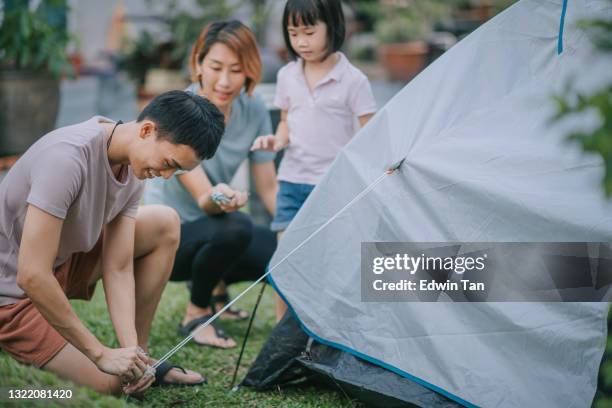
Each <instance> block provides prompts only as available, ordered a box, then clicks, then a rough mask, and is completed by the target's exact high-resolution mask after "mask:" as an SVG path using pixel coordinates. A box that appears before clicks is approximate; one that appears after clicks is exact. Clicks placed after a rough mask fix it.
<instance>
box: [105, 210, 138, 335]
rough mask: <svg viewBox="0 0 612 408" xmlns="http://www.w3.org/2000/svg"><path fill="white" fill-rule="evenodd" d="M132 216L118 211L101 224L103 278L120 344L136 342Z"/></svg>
mask: <svg viewBox="0 0 612 408" xmlns="http://www.w3.org/2000/svg"><path fill="white" fill-rule="evenodd" d="M135 228H136V221H135V220H134V219H133V218H130V217H126V216H122V215H119V216H117V217H116V218H115V219H114V220H113V221H111V222H110V223H108V224H107V225H106V226H105V227H104V243H103V246H102V248H103V249H102V281H103V282H104V293H105V295H106V303H107V304H108V311H109V313H110V317H111V320H112V322H113V326H114V327H115V333H116V334H117V339H118V340H119V344H120V345H121V347H136V346H138V335H137V333H136V300H135V299H136V292H135V291H136V289H135V283H134V230H135Z"/></svg>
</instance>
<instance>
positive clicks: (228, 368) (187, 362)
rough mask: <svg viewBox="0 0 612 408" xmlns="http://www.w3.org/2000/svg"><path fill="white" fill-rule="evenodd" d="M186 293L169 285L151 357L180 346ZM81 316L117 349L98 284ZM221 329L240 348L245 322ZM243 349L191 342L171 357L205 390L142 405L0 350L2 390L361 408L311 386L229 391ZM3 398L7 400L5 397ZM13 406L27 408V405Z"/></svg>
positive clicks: (84, 401)
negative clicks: (195, 374)
mask: <svg viewBox="0 0 612 408" xmlns="http://www.w3.org/2000/svg"><path fill="white" fill-rule="evenodd" d="M246 287H247V286H246V285H233V287H232V288H231V293H232V294H234V295H235V294H236V293H238V291H239V290H243V289H245V288H246ZM258 292H259V287H256V288H254V289H253V290H251V292H250V293H248V294H247V295H246V296H245V297H244V298H243V299H240V301H239V302H238V303H237V306H238V307H241V308H243V309H247V310H250V309H251V308H252V306H253V305H254V303H255V300H256V298H257V294H258ZM187 299H188V292H187V289H186V287H185V285H184V284H180V283H169V284H168V286H167V288H166V290H165V292H164V295H163V297H162V300H161V302H160V305H159V308H158V311H157V314H156V317H155V320H154V322H153V329H152V333H151V338H150V342H149V343H150V353H151V355H152V356H153V357H155V356H157V357H159V356H161V355H163V354H165V353H166V352H167V351H168V350H169V349H170V348H172V347H173V346H174V345H176V343H178V342H179V341H180V340H181V339H182V337H181V336H179V335H178V333H177V331H176V326H177V323H178V322H179V320H180V318H181V317H182V313H183V311H184V308H185V304H186V302H187ZM273 303H274V302H273V298H272V289H271V288H267V289H266V292H265V295H264V298H263V300H262V303H261V305H260V307H259V310H258V312H257V317H256V319H255V322H254V323H253V328H252V330H251V335H250V336H249V342H248V345H247V348H246V350H245V353H244V356H243V362H242V364H241V366H242V367H241V369H240V371H239V374H238V381H240V380H241V379H242V378H243V377H244V375H245V374H246V371H247V369H248V367H249V365H250V364H251V363H252V362H253V361H254V360H255V358H256V357H257V354H258V353H259V350H260V349H261V347H262V346H263V344H264V342H265V341H266V339H267V337H268V334H269V333H270V331H271V330H272V327H273V326H274V304H273ZM72 304H73V306H74V308H75V310H76V312H77V313H78V315H79V317H80V318H81V319H82V320H83V321H84V322H85V324H86V325H87V327H88V328H89V329H90V330H91V331H92V332H93V333H94V334H95V335H96V336H97V337H98V338H99V339H100V341H102V342H103V343H104V344H106V345H109V346H116V345H117V342H116V339H115V334H114V331H113V328H112V325H111V323H110V318H109V316H108V312H107V310H106V306H105V302H104V293H103V290H102V287H101V285H98V288H97V290H96V293H95V295H94V298H93V299H92V301H91V302H83V301H73V302H72ZM223 327H224V329H225V330H226V332H227V333H228V335H230V336H232V337H233V338H234V339H236V341H237V342H238V343H239V344H241V342H242V339H243V338H244V331H245V330H246V327H247V321H242V322H227V321H224V322H223ZM239 349H240V348H239V347H237V348H235V349H232V350H219V349H212V348H210V347H200V346H198V345H195V344H192V343H189V344H187V345H186V346H185V347H183V348H182V349H181V350H180V351H179V352H178V353H177V354H176V355H175V356H174V357H173V358H172V359H171V362H172V363H174V364H180V365H182V366H184V367H186V368H190V369H194V370H198V371H200V372H202V373H203V374H204V375H205V376H206V377H208V384H207V385H204V386H201V387H184V388H179V387H164V388H154V389H150V390H149V391H147V392H146V395H145V401H144V403H139V402H137V401H133V400H130V401H129V402H126V401H125V399H124V398H115V397H111V396H103V395H100V394H98V393H96V392H94V391H91V390H87V389H85V388H82V387H81V388H79V387H77V386H75V385H74V384H72V383H70V382H67V381H63V380H60V379H58V378H57V377H55V376H54V375H51V374H49V373H46V372H43V371H41V370H38V369H35V368H32V367H27V366H24V365H21V364H19V363H17V362H16V361H14V360H13V359H11V358H10V357H9V356H8V355H7V354H6V353H3V352H0V390H1V389H4V392H6V389H7V388H13V389H16V388H26V387H27V388H38V389H49V388H53V389H66V388H70V389H72V390H73V397H72V399H71V400H64V405H63V406H66V405H70V406H75V407H84V406H87V407H90V406H91V407H113V408H114V407H139V406H147V407H165V406H174V405H180V406H181V407H203V406H204V407H206V406H211V407H212V406H215V407H225V406H241V407H277V406H283V407H352V406H358V405H360V404H358V403H356V402H354V401H351V400H348V399H347V397H346V396H344V395H343V394H342V393H339V392H335V391H333V390H329V389H321V388H316V387H315V386H311V385H304V386H299V387H289V388H281V389H276V390H273V391H268V392H257V391H253V390H251V389H246V388H243V389H240V390H239V391H238V392H231V391H230V390H229V386H230V382H231V378H232V374H233V372H234V367H235V363H236V360H237V358H238V354H239V351H240V350H239ZM2 397H5V395H3V396H2ZM58 401H60V400H39V401H30V402H29V405H25V406H41V407H42V406H45V407H53V406H62V405H60V404H59V402H58ZM5 404H6V400H1V399H0V406H5ZM9 406H20V407H21V406H24V404H23V401H21V402H20V403H19V404H18V405H17V404H14V405H13V404H10V405H9Z"/></svg>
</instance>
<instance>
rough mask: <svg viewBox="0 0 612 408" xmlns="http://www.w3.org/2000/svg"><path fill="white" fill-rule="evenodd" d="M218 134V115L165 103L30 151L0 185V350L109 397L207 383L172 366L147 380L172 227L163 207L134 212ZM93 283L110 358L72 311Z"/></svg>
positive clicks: (99, 120) (202, 105) (168, 99)
mask: <svg viewBox="0 0 612 408" xmlns="http://www.w3.org/2000/svg"><path fill="white" fill-rule="evenodd" d="M223 129H224V124H223V115H222V114H221V113H220V112H219V110H218V109H217V108H216V107H215V106H214V105H213V104H211V103H210V102H208V101H206V100H205V99H204V98H201V97H199V96H196V95H193V94H190V93H187V92H182V91H172V92H168V93H165V94H162V95H160V96H158V97H157V98H155V99H154V100H153V101H152V102H151V103H150V104H149V105H148V106H147V107H146V108H145V109H144V110H143V111H142V113H141V114H140V115H139V117H138V119H137V121H134V122H130V123H126V124H121V122H112V121H111V120H109V119H106V118H103V117H100V116H96V117H93V118H91V119H90V120H88V121H85V122H83V123H79V124H76V125H73V126H67V127H64V128H60V129H57V130H55V131H53V132H51V133H49V134H47V135H45V136H43V137H42V138H41V139H40V140H39V141H37V142H36V143H35V144H34V145H32V147H30V148H29V149H28V150H27V151H26V153H25V154H24V155H23V156H22V157H21V158H20V159H19V160H18V161H17V163H16V164H15V165H14V166H13V168H12V169H11V171H10V172H9V173H8V174H7V175H6V177H5V178H4V180H3V181H2V183H1V184H0V348H2V349H3V350H4V351H6V352H7V353H9V354H10V355H11V356H12V357H14V358H15V359H17V360H18V361H20V362H22V363H25V364H32V365H35V366H37V367H40V368H42V369H44V370H47V371H50V372H53V373H55V374H57V375H59V376H61V377H64V378H66V379H69V380H72V381H74V382H75V383H77V384H80V385H85V386H88V387H91V388H93V389H95V390H97V391H100V392H105V393H119V392H121V391H122V390H123V391H124V392H125V393H127V394H134V393H140V392H142V391H144V390H145V389H147V388H148V387H149V386H150V385H151V384H152V383H154V382H155V383H157V384H159V385H163V384H181V385H195V384H201V383H203V382H204V381H205V380H204V378H203V377H202V376H201V375H200V374H198V373H195V372H193V371H187V370H183V369H180V368H178V367H173V366H171V365H170V364H168V363H164V364H162V365H160V366H159V367H158V368H157V372H155V370H153V369H152V368H151V366H152V365H153V364H154V363H155V360H153V359H151V358H149V357H148V355H147V353H146V351H147V341H148V338H149V332H150V329H151V322H152V320H153V315H154V313H155V309H156V307H157V304H158V303H159V300H160V297H161V293H162V291H163V289H164V286H165V285H166V282H167V280H168V278H169V276H170V271H171V269H172V264H173V261H174V254H175V251H176V248H177V245H178V236H179V220H178V217H177V216H176V213H175V212H174V211H173V210H172V209H170V208H168V207H163V206H146V207H141V208H138V202H139V200H140V196H141V194H142V191H143V183H142V182H141V181H140V180H143V179H146V178H152V177H157V176H162V177H164V178H168V177H170V176H171V175H172V174H173V173H174V172H175V171H177V170H183V169H184V170H190V169H192V168H194V167H196V166H197V165H198V164H199V162H200V160H201V159H203V158H208V157H211V156H212V155H213V154H214V153H215V150H216V149H217V146H218V144H219V141H220V138H221V135H222V133H223ZM100 278H102V281H103V283H104V291H105V294H106V302H107V304H108V310H109V313H110V317H111V320H112V322H113V326H114V328H115V333H116V334H117V338H118V340H119V344H120V347H119V348H115V349H112V348H109V347H106V346H104V345H103V344H102V343H100V341H99V340H98V339H97V338H96V337H95V336H94V335H93V334H92V333H91V332H90V331H89V330H88V329H87V328H86V327H85V326H84V325H83V323H82V322H81V321H80V320H79V318H78V317H77V315H76V313H75V312H74V310H73V308H72V306H71V305H70V303H69V301H68V299H86V300H89V299H91V296H92V295H93V290H94V288H95V284H96V281H97V280H98V279H100ZM153 374H155V375H153Z"/></svg>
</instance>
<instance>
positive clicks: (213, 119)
mask: <svg viewBox="0 0 612 408" xmlns="http://www.w3.org/2000/svg"><path fill="white" fill-rule="evenodd" d="M145 119H148V120H151V121H153V122H154V123H155V125H156V126H157V130H158V136H159V137H160V138H162V139H165V140H168V141H170V142H171V143H173V144H183V145H187V146H190V147H191V148H193V150H195V152H196V154H197V155H198V157H199V158H200V159H201V160H204V159H210V158H211V157H213V156H214V154H215V152H216V151H217V147H218V146H219V143H220V142H221V136H223V132H224V131H225V122H224V116H223V114H222V113H221V112H220V111H219V109H217V107H216V106H215V105H214V104H213V103H212V102H210V101H208V100H207V99H205V98H202V97H201V96H199V95H196V94H194V93H191V92H184V91H169V92H165V93H163V94H161V95H159V96H157V97H155V99H153V100H152V101H151V102H150V103H149V104H148V105H147V106H146V107H145V108H144V109H143V110H142V112H141V113H140V115H138V122H141V121H143V120H145Z"/></svg>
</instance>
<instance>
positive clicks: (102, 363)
mask: <svg viewBox="0 0 612 408" xmlns="http://www.w3.org/2000/svg"><path fill="white" fill-rule="evenodd" d="M94 363H95V364H96V366H97V367H98V368H99V369H100V371H103V372H105V373H107V374H111V375H116V376H119V377H121V380H122V381H123V382H126V383H127V382H133V381H136V380H139V379H140V378H141V377H142V376H143V374H144V373H145V372H146V371H147V367H148V364H147V363H148V358H147V356H146V354H145V353H144V352H142V350H141V349H140V348H139V347H126V348H117V349H111V348H108V347H105V348H104V351H103V352H102V354H101V355H100V357H99V358H98V359H97V360H96V361H94Z"/></svg>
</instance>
